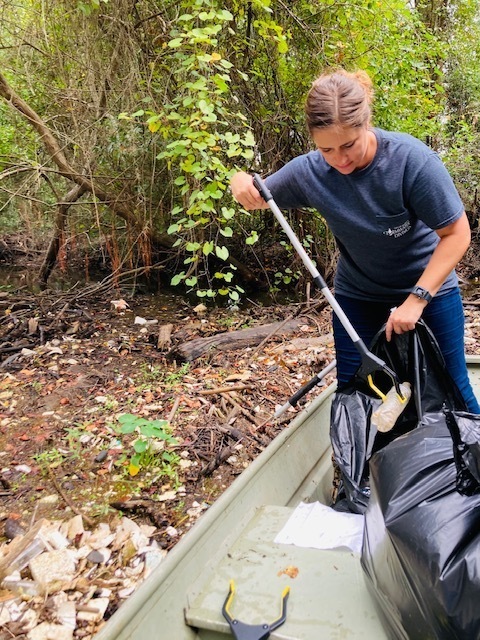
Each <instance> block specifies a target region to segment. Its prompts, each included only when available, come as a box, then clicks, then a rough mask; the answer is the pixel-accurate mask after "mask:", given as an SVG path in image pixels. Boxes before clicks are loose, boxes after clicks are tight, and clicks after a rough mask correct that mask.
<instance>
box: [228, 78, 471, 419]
mask: <svg viewBox="0 0 480 640" xmlns="http://www.w3.org/2000/svg"><path fill="white" fill-rule="evenodd" d="M372 95H373V90H372V83H371V80H370V78H369V77H368V75H367V74H366V73H364V72H361V71H359V72H356V73H348V72H346V71H344V70H337V71H334V72H331V73H326V74H323V75H322V76H320V77H319V78H318V79H317V80H316V81H315V82H314V83H313V85H312V87H311V89H310V92H309V94H308V96H307V101H306V106H305V112H306V119H307V125H308V129H309V132H310V134H311V136H312V139H313V141H314V143H315V146H316V147H317V151H312V152H310V153H307V154H305V155H302V156H299V157H297V158H294V159H293V160H291V161H290V162H289V163H288V164H286V165H285V166H284V167H282V168H281V169H280V170H279V171H277V172H276V173H274V174H273V175H271V176H269V177H268V178H267V179H266V184H267V186H268V188H269V189H270V191H271V192H272V195H273V197H274V199H275V202H276V203H277V204H278V206H279V207H281V208H300V207H313V208H315V209H317V210H318V211H319V212H320V213H321V214H322V216H323V217H324V218H325V220H326V222H327V224H328V226H329V228H330V229H331V231H332V232H333V234H334V235H335V238H336V241H337V244H338V247H339V250H340V258H339V261H338V268H337V273H336V275H335V295H336V298H337V299H338V302H339V304H340V305H341V307H342V308H343V310H344V311H345V313H346V315H347V316H348V317H349V319H350V321H351V322H352V324H353V326H354V327H355V329H356V330H357V332H358V334H359V335H360V336H361V338H362V339H363V340H364V342H365V343H366V344H367V345H368V344H370V342H371V340H372V339H373V337H374V335H375V334H376V333H377V331H378V330H379V329H380V328H381V327H382V325H383V324H384V323H385V322H386V337H387V340H390V339H391V337H392V333H397V334H401V333H404V332H405V331H409V330H411V329H413V328H414V327H415V324H416V322H417V321H418V320H419V319H420V317H422V318H423V319H424V320H425V322H426V324H427V325H428V326H429V328H430V329H431V330H432V332H433V333H434V335H435V337H436V339H437V342H438V344H439V347H440V349H441V351H442V353H443V356H444V358H445V362H446V365H447V369H448V371H449V373H450V375H451V376H452V377H453V379H454V380H455V382H456V384H457V386H458V388H459V390H460V392H461V393H462V395H463V397H464V399H465V402H466V404H467V407H468V409H469V411H471V412H473V413H480V406H479V404H478V402H477V400H476V398H475V396H474V393H473V390H472V387H471V385H470V381H469V379H468V373H467V367H466V363H465V355H464V315H463V306H462V300H461V297H460V290H459V287H458V280H457V276H456V274H455V266H456V265H457V264H458V262H459V261H460V259H461V258H462V256H463V255H464V253H465V251H466V250H467V248H468V246H469V244H470V226H469V223H468V219H467V216H466V214H465V211H464V208H463V205H462V202H461V200H460V197H459V195H458V192H457V190H456V188H455V186H454V184H453V181H452V179H451V177H450V175H449V173H448V172H447V170H446V168H445V166H444V165H443V163H442V161H441V160H440V158H439V157H438V155H437V154H436V153H434V152H433V151H432V150H431V149H430V148H429V147H427V146H426V145H425V144H423V143H422V142H420V141H419V140H417V139H416V138H414V137H412V136H410V135H407V134H403V133H393V132H387V131H384V130H381V129H378V128H372V127H371V102H372ZM231 190H232V193H233V196H234V197H235V199H236V200H237V201H238V202H239V203H240V204H241V205H242V206H243V207H245V208H246V209H264V208H266V207H267V206H268V205H267V204H266V203H265V201H264V200H263V198H262V197H261V196H260V194H259V192H258V191H257V189H256V188H255V187H254V185H253V181H252V176H250V175H249V174H247V173H245V172H239V173H236V174H235V175H234V176H233V177H232V180H231ZM333 329H334V336H335V349H336V356H337V377H338V382H339V384H342V383H345V382H348V380H349V379H350V378H351V377H352V376H353V374H354V373H355V371H356V369H357V367H358V365H359V363H360V358H359V354H358V352H357V350H356V349H355V347H354V345H353V344H352V342H351V340H350V338H349V336H348V335H347V333H346V331H345V329H344V328H343V326H342V325H341V323H340V322H339V321H338V319H337V318H336V317H335V315H334V317H333Z"/></svg>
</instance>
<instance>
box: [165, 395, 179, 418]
mask: <svg viewBox="0 0 480 640" xmlns="http://www.w3.org/2000/svg"><path fill="white" fill-rule="evenodd" d="M179 406H180V396H178V398H175V402H174V403H173V407H172V410H171V411H170V413H169V415H168V418H167V422H172V420H173V418H174V417H175V414H176V413H177V410H178V407H179Z"/></svg>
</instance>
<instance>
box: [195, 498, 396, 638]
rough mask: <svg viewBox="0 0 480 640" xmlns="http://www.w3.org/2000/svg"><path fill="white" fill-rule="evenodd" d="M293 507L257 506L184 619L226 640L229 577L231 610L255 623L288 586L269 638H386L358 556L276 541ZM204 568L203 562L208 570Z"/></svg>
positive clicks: (268, 615) (275, 608)
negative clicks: (284, 611) (279, 623)
mask: <svg viewBox="0 0 480 640" xmlns="http://www.w3.org/2000/svg"><path fill="white" fill-rule="evenodd" d="M292 512H293V509H292V508H289V507H280V506H265V507H262V508H260V509H258V510H257V512H256V513H255V515H254V517H253V518H252V519H251V521H250V522H249V524H248V525H247V527H246V528H245V529H244V530H243V531H242V532H241V533H240V535H239V537H238V538H237V540H236V542H235V543H234V544H233V546H232V547H231V548H230V550H229V551H228V553H227V554H226V555H225V556H224V558H223V559H222V560H221V561H220V563H218V564H217V565H216V566H215V568H214V570H213V572H212V574H211V575H209V576H208V578H207V579H206V582H205V585H204V587H203V588H202V590H201V593H200V594H199V595H198V596H196V597H195V598H193V599H192V601H191V602H189V603H188V606H187V608H186V611H185V616H186V621H187V624H189V625H190V626H192V627H194V628H196V629H197V630H198V637H199V638H201V639H202V640H224V639H226V638H231V637H232V636H231V634H230V629H229V625H228V623H227V621H226V620H225V619H224V617H223V616H222V606H223V603H224V601H225V598H226V597H227V595H228V592H229V583H230V580H233V581H234V582H235V587H236V593H235V595H234V597H233V599H232V601H231V603H230V607H229V609H230V613H231V615H232V616H233V617H234V618H236V619H238V620H240V621H241V622H243V623H246V624H254V625H257V624H263V623H267V624H270V623H272V622H273V621H274V620H276V619H277V618H279V617H280V613H281V602H282V599H281V598H282V592H283V590H284V588H285V587H286V586H287V585H288V586H289V587H290V595H289V599H288V604H287V619H286V622H285V624H283V625H282V626H280V627H278V629H276V630H275V631H273V632H272V634H271V636H270V638H272V640H320V639H322V638H325V639H330V638H332V639H335V638H351V639H352V640H353V639H355V640H361V639H362V638H365V639H367V638H368V640H372V639H373V638H375V640H382V639H383V638H386V637H387V636H386V635H385V631H384V630H383V627H382V626H381V623H380V621H379V619H378V617H377V615H376V613H375V607H374V603H373V600H372V598H371V597H370V595H369V593H368V591H367V588H366V586H365V582H364V577H363V574H362V569H361V567H360V560H359V556H358V555H356V554H354V553H352V552H351V551H349V550H346V549H336V550H327V551H324V550H318V549H310V548H302V547H296V546H293V545H285V544H276V543H274V542H273V541H274V539H275V537H276V536H277V534H278V533H279V532H280V531H281V529H282V528H283V526H284V525H285V523H286V522H287V520H288V518H289V517H290V515H291V513H292ZM208 572H209V567H208V565H207V566H206V567H205V575H207V574H208Z"/></svg>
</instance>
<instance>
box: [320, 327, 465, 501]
mask: <svg viewBox="0 0 480 640" xmlns="http://www.w3.org/2000/svg"><path fill="white" fill-rule="evenodd" d="M370 350H371V351H372V353H374V354H375V355H377V356H378V357H380V358H381V359H382V360H383V361H384V362H385V363H386V364H387V365H388V366H389V367H390V369H392V370H393V371H395V372H396V374H397V376H398V378H399V380H400V382H410V383H411V385H412V397H411V399H410V401H409V403H408V404H407V406H406V408H405V410H404V411H403V412H402V413H401V415H400V416H399V418H398V420H397V422H396V423H395V426H394V428H393V429H392V430H391V431H389V432H388V433H380V432H377V429H376V428H375V427H374V426H373V425H372V424H371V416H372V413H373V412H374V411H375V410H376V409H377V408H378V407H379V406H380V404H381V402H382V400H381V399H380V398H379V397H378V396H377V395H376V394H375V392H374V391H373V390H372V389H371V388H370V386H369V385H368V383H367V382H366V381H365V380H364V379H363V378H362V377H361V375H360V374H359V372H360V370H361V368H359V370H358V371H357V373H356V374H355V376H354V377H353V378H352V379H351V380H350V381H349V382H348V383H347V384H346V385H344V386H343V387H341V388H339V389H338V390H337V392H336V394H335V396H334V399H333V402H332V410H331V420H330V438H331V442H332V448H333V453H334V459H335V463H336V465H337V467H338V470H339V475H340V483H339V488H338V494H337V498H336V500H335V504H334V505H333V506H334V508H335V509H337V510H345V511H351V512H353V513H364V512H365V510H366V508H367V506H368V500H369V497H370V488H369V480H368V476H369V470H368V460H369V459H370V457H371V456H372V454H373V453H374V452H375V451H378V450H380V449H382V448H383V447H384V446H386V445H387V444H388V443H390V442H392V441H393V440H395V439H396V438H397V437H398V436H400V435H402V434H404V433H407V432H409V431H411V430H412V429H414V428H415V427H416V426H417V425H418V423H419V422H420V420H421V418H422V417H423V416H424V415H425V414H428V413H432V412H441V411H442V407H443V406H446V407H447V408H449V409H452V410H453V409H458V410H464V409H466V406H465V403H464V401H463V398H462V396H461V394H460V392H459V391H458V388H457V386H456V385H455V383H454V382H453V380H452V379H451V377H450V375H449V374H448V372H447V371H446V369H445V363H444V360H443V356H442V354H441V352H440V349H439V347H438V344H437V341H436V340H435V337H434V336H433V334H432V332H431V331H430V329H429V328H428V327H427V326H426V324H425V323H424V322H423V321H420V322H418V323H417V325H416V328H415V330H414V331H409V332H408V333H404V334H401V335H394V336H393V337H392V341H391V342H387V340H386V337H385V327H383V328H382V329H381V331H379V332H378V334H377V335H376V336H375V338H374V340H373V341H372V344H371V346H370ZM374 383H375V385H376V386H377V387H378V388H379V389H381V390H382V391H384V392H385V393H386V392H387V391H388V390H389V389H390V388H391V387H392V380H391V379H390V378H389V376H388V375H386V374H384V373H382V372H379V373H375V375H374Z"/></svg>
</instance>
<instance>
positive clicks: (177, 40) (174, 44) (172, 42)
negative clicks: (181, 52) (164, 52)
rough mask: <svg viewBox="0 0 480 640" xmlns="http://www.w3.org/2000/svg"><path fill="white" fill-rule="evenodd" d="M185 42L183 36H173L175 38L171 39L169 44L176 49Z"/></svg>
mask: <svg viewBox="0 0 480 640" xmlns="http://www.w3.org/2000/svg"><path fill="white" fill-rule="evenodd" d="M182 43H183V38H173V40H170V42H169V43H168V46H169V47H170V48H171V49H176V48H177V47H179V46H180V45H181V44H182Z"/></svg>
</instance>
